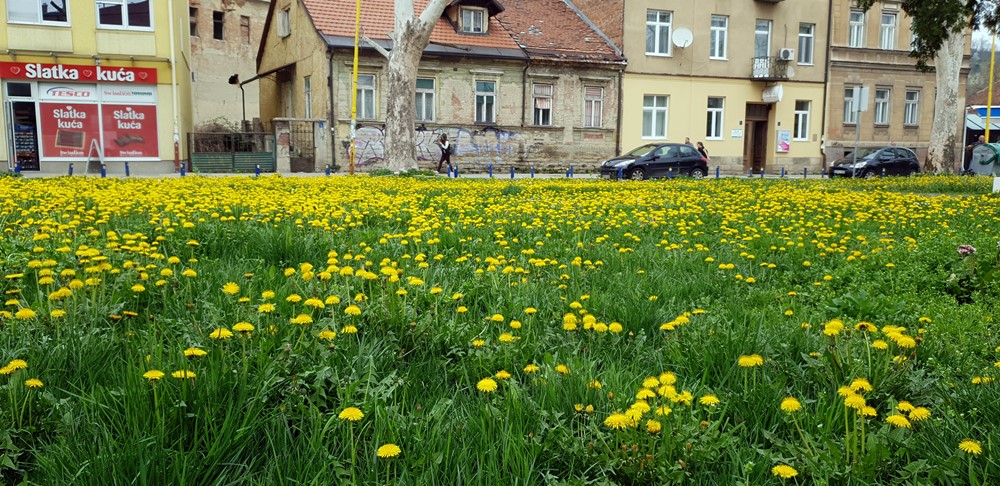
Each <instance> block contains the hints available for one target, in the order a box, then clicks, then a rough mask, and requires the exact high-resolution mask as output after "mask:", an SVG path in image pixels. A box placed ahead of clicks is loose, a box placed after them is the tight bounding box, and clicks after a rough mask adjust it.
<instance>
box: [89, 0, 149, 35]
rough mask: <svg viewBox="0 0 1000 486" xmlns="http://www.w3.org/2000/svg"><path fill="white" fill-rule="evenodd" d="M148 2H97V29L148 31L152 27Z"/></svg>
mask: <svg viewBox="0 0 1000 486" xmlns="http://www.w3.org/2000/svg"><path fill="white" fill-rule="evenodd" d="M151 3H152V2H150V1H149V0H98V1H97V27H99V28H103V29H140V30H145V29H150V28H152V26H153V22H152V20H153V19H152V13H151V12H150V6H151Z"/></svg>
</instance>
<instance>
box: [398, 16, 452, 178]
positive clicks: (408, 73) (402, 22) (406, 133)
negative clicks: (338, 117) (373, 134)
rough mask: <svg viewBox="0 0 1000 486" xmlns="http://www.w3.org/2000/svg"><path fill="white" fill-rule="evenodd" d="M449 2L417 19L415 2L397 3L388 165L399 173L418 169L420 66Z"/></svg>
mask: <svg viewBox="0 0 1000 486" xmlns="http://www.w3.org/2000/svg"><path fill="white" fill-rule="evenodd" d="M446 2H447V0H431V2H430V3H429V4H428V5H427V8H425V9H424V11H423V13H421V14H420V17H419V18H415V17H414V12H413V0H396V29H395V31H394V32H393V33H392V37H393V40H392V50H391V51H390V52H389V65H388V67H387V68H386V84H387V96H386V99H387V103H386V113H385V162H386V165H387V167H388V168H389V169H390V170H393V171H396V172H399V171H403V170H409V169H416V168H417V144H416V138H415V133H414V132H415V131H414V128H415V119H416V90H417V66H418V65H419V64H420V56H421V54H423V52H424V48H425V47H427V43H428V42H429V41H430V37H431V31H433V30H434V25H436V24H437V22H438V20H439V19H440V18H441V13H442V12H443V11H444V7H445V4H446Z"/></svg>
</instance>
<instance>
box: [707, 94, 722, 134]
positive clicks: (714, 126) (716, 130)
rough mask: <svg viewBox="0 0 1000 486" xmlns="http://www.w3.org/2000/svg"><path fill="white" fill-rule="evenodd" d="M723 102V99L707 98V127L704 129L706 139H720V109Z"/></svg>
mask: <svg viewBox="0 0 1000 486" xmlns="http://www.w3.org/2000/svg"><path fill="white" fill-rule="evenodd" d="M725 102H726V99H725V98H712V97H710V98H708V125H707V127H706V128H705V137H706V138H713V139H721V138H722V112H723V110H722V109H723V106H724V105H725Z"/></svg>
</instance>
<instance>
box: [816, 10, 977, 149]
mask: <svg viewBox="0 0 1000 486" xmlns="http://www.w3.org/2000/svg"><path fill="white" fill-rule="evenodd" d="M831 22H832V31H831V41H830V76H829V83H828V97H827V112H826V117H827V121H826V125H827V131H826V141H825V147H824V148H825V153H826V160H827V162H828V163H830V162H833V161H835V160H837V159H839V158H841V157H844V156H845V155H849V154H850V153H851V152H852V151H853V149H854V147H855V146H857V147H861V148H865V147H882V146H886V145H889V144H893V143H895V144H896V145H898V146H901V147H908V148H911V149H913V150H914V151H916V152H917V155H918V156H919V158H920V159H921V160H923V159H924V158H925V157H926V155H927V147H928V145H929V142H930V138H931V124H932V122H933V119H934V98H935V85H936V81H935V77H934V73H933V72H927V73H924V72H921V71H918V70H917V69H916V67H915V66H916V61H915V60H914V59H913V58H911V57H909V52H910V44H911V43H912V42H913V39H914V37H913V33H912V31H911V30H910V18H909V17H907V16H906V14H905V13H903V10H902V8H901V7H900V4H899V2H893V1H882V2H877V3H875V5H874V6H872V8H871V9H869V10H868V11H863V10H860V9H858V8H856V7H855V2H853V1H851V0H833V10H832V13H831ZM969 50H970V47H969V44H968V42H967V44H966V56H968V55H969V52H970V51H969ZM967 78H968V64H967V62H965V63H963V68H962V75H961V81H960V85H959V89H958V92H959V95H960V97H961V98H960V99H959V102H958V107H964V106H965V101H964V93H965V84H966V80H967ZM861 86H863V87H866V88H868V90H867V91H868V97H867V100H861V99H860V97H857V96H856V93H855V90H854V88H855V87H861ZM865 104H867V110H866V111H859V109H860V107H861V106H863V105H865ZM959 118H961V117H959ZM954 130H955V133H956V140H958V143H959V144H960V143H961V141H962V139H963V137H962V134H961V133H962V132H961V127H960V126H959V125H958V124H956V126H955V128H954ZM961 152H962V150H961V147H956V153H961Z"/></svg>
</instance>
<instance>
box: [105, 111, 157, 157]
mask: <svg viewBox="0 0 1000 486" xmlns="http://www.w3.org/2000/svg"><path fill="white" fill-rule="evenodd" d="M101 113H102V120H101V122H102V125H103V127H104V156H105V157H110V158H114V157H136V158H145V157H158V156H159V150H158V148H159V145H158V142H159V141H158V139H157V136H156V106H155V105H109V104H104V105H101Z"/></svg>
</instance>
